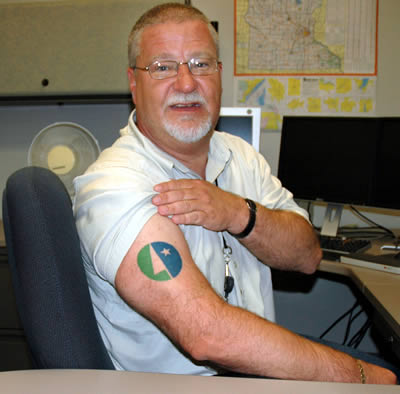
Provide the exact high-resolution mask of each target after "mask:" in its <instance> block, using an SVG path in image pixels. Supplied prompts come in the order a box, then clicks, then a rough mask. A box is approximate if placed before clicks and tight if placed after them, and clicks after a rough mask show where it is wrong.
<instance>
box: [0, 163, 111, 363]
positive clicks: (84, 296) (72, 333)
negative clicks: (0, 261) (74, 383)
mask: <svg viewBox="0 0 400 394" xmlns="http://www.w3.org/2000/svg"><path fill="white" fill-rule="evenodd" d="M3 223H4V230H5V236H6V244H7V250H8V261H9V265H10V270H11V276H12V283H13V287H14V292H15V297H16V302H17V308H18V313H19V315H20V319H21V322H22V326H23V328H24V332H25V335H26V339H27V342H28V345H29V347H30V349H31V353H32V358H33V363H34V366H35V367H36V368H73V369H114V366H113V363H112V361H111V359H110V357H109V355H108V353H107V350H106V348H105V346H104V343H103V341H102V338H101V336H100V332H99V329H98V326H97V322H96V319H95V315H94V311H93V306H92V303H91V299H90V294H89V289H88V284H87V280H86V275H85V271H84V268H83V264H82V257H81V251H80V245H79V238H78V234H77V231H76V227H75V221H74V217H73V214H72V208H71V199H70V197H69V195H68V192H67V190H66V188H65V187H64V185H63V183H62V182H61V181H60V179H59V178H58V177H57V176H56V175H55V174H54V173H53V172H51V171H50V170H48V169H45V168H39V167H25V168H23V169H20V170H18V171H16V172H14V173H13V174H12V175H10V177H9V178H8V180H7V183H6V188H5V190H4V192H3Z"/></svg>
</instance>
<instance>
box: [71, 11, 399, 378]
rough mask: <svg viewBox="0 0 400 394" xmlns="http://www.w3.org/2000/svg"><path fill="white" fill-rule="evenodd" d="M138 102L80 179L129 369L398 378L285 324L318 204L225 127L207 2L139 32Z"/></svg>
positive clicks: (117, 358)
mask: <svg viewBox="0 0 400 394" xmlns="http://www.w3.org/2000/svg"><path fill="white" fill-rule="evenodd" d="M129 60H130V68H129V70H128V76H129V83H130V89H131V92H132V98H133V102H134V104H135V106H136V111H135V112H134V113H133V114H132V115H131V117H130V119H129V123H128V126H127V127H126V128H125V129H123V130H122V131H121V137H120V138H119V139H118V140H117V141H116V142H115V143H114V145H113V146H112V147H111V148H109V149H107V150H105V151H104V152H103V153H102V154H101V156H100V158H99V159H98V161H97V162H96V163H94V164H93V165H92V166H91V167H90V168H89V169H88V171H87V172H86V174H85V175H83V176H81V177H79V178H77V179H76V181H75V187H76V200H75V204H74V209H75V213H76V220H77V226H78V230H79V233H80V237H81V240H82V251H83V257H84V262H85V267H86V271H87V275H88V281H89V285H90V289H91V295H92V299H93V303H94V306H95V311H96V316H97V319H98V323H99V326H100V330H101V333H102V336H103V339H104V341H105V343H106V346H107V348H108V350H109V353H110V355H111V357H112V359H113V361H114V364H115V366H116V368H118V369H127V370H136V371H153V372H166V373H187V374H203V375H212V374H216V373H217V371H219V370H221V369H226V370H230V371H237V372H241V373H247V374H257V375H262V376H271V377H278V378H288V379H303V380H331V381H344V382H360V379H366V380H367V382H371V383H372V382H394V381H395V377H394V375H393V374H392V373H391V372H390V371H388V370H386V369H383V368H380V367H377V366H374V365H372V364H369V363H366V362H362V363H361V362H360V361H358V360H355V359H353V358H352V357H350V356H348V355H346V354H344V353H340V352H337V351H335V350H333V349H331V348H329V347H325V346H322V345H320V344H316V343H314V342H311V341H308V340H306V339H303V338H301V337H299V336H297V335H295V334H293V333H291V332H289V331H287V330H285V329H284V328H282V327H279V326H278V325H276V324H275V323H273V320H274V307H273V297H272V285H271V278H270V268H269V267H276V268H279V269H286V270H297V271H301V272H305V273H312V272H314V271H315V269H316V267H317V265H318V263H319V261H320V258H321V251H320V249H319V245H318V241H317V239H316V236H315V234H314V232H313V229H312V227H311V225H310V224H309V222H308V220H307V215H306V213H305V212H304V211H303V210H302V209H301V208H299V207H298V206H297V205H296V204H295V202H294V201H293V199H292V195H291V194H290V193H289V192H288V191H287V190H285V189H284V188H282V186H281V184H280V182H279V181H278V180H277V179H276V178H275V177H273V176H272V175H271V173H270V167H269V166H268V164H267V163H266V161H265V159H264V158H263V157H262V156H261V155H259V154H258V153H257V152H255V151H254V150H253V149H252V148H251V147H250V146H249V145H247V144H246V143H245V142H243V141H241V140H240V139H239V138H237V137H233V136H230V135H228V134H226V133H214V127H215V124H216V122H217V119H218V115H219V111H220V104H221V91H222V89H221V72H222V65H221V63H220V62H219V61H218V41H217V37H216V32H215V31H214V30H213V28H212V26H211V25H210V23H209V22H208V20H207V19H206V17H205V16H204V15H203V14H202V13H201V12H200V11H198V10H197V9H195V8H193V7H190V6H185V5H182V4H176V3H174V4H166V5H161V6H158V7H155V8H153V9H151V10H150V11H148V12H147V13H146V14H144V15H143V16H142V17H141V18H140V19H139V21H138V22H137V23H136V25H135V26H134V28H133V30H132V33H131V35H130V39H129Z"/></svg>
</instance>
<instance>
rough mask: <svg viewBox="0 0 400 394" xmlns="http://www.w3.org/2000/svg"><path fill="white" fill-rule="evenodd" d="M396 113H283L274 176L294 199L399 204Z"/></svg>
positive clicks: (399, 125)
mask: <svg viewBox="0 0 400 394" xmlns="http://www.w3.org/2000/svg"><path fill="white" fill-rule="evenodd" d="M399 143H400V118H368V117H363V118H362V117H358V118H355V117H300V116H293V117H290V116H289V117H284V119H283V126H282V137H281V148H280V156H279V166H278V178H279V179H280V180H281V182H282V184H283V185H284V186H285V187H286V188H287V189H289V190H290V191H291V192H292V193H293V194H294V196H295V198H298V199H305V200H314V201H315V200H317V201H318V200H319V201H325V202H328V203H329V202H332V203H342V204H354V205H366V206H372V207H383V208H396V209H400V198H398V195H397V194H396V193H397V192H396V190H398V189H399V186H400V184H399V177H398V176H397V174H396V172H397V170H398V168H399V165H400V159H399V156H400V155H399V154H398V149H399V146H400V144H399Z"/></svg>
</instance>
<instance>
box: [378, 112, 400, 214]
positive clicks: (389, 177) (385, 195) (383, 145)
mask: <svg viewBox="0 0 400 394" xmlns="http://www.w3.org/2000/svg"><path fill="white" fill-rule="evenodd" d="M377 157H378V160H377V166H376V184H375V195H374V201H373V205H374V206H377V207H383V208H390V209H400V195H399V190H400V174H399V170H400V118H399V117H396V118H395V117H390V118H381V121H380V132H379V140H378V145H377Z"/></svg>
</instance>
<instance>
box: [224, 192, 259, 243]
mask: <svg viewBox="0 0 400 394" xmlns="http://www.w3.org/2000/svg"><path fill="white" fill-rule="evenodd" d="M244 200H245V201H246V204H247V207H248V208H249V213H250V217H249V221H248V223H247V226H246V228H245V229H244V230H243V231H242V232H241V233H239V234H232V233H229V234H231V235H232V236H234V237H235V238H238V239H240V238H244V237H247V236H248V235H249V234H250V233H251V231H252V230H253V228H254V225H255V224H256V216H257V205H256V203H255V202H254V201H252V200H250V199H249V198H245V199H244Z"/></svg>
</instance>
